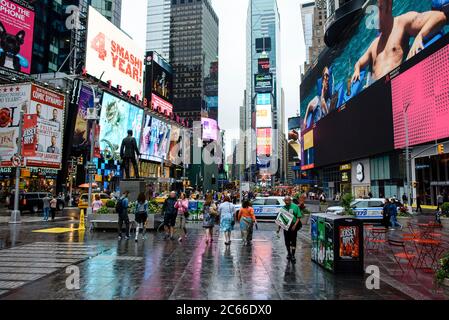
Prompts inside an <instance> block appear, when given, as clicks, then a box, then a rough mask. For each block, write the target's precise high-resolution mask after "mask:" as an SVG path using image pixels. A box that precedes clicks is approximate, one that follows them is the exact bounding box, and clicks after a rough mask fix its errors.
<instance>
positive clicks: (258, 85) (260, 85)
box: [254, 73, 273, 93]
mask: <svg viewBox="0 0 449 320" xmlns="http://www.w3.org/2000/svg"><path fill="white" fill-rule="evenodd" d="M254 84H255V85H254V86H255V88H254V91H255V92H257V93H267V92H273V74H272V73H268V74H256V75H254Z"/></svg>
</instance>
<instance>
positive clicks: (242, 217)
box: [116, 191, 302, 263]
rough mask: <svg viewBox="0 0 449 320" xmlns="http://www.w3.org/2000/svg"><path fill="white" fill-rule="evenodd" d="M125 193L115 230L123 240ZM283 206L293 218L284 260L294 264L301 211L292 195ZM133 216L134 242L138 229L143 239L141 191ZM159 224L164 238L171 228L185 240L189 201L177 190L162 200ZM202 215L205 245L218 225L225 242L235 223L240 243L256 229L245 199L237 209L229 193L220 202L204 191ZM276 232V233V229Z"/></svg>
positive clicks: (168, 236)
mask: <svg viewBox="0 0 449 320" xmlns="http://www.w3.org/2000/svg"><path fill="white" fill-rule="evenodd" d="M128 197H129V192H128V191H126V192H124V194H123V196H122V197H121V198H120V199H119V200H118V202H117V206H116V210H117V213H118V215H119V219H118V232H119V240H122V239H123V235H122V228H123V224H125V227H126V234H125V236H124V238H125V239H126V240H128V239H129V237H130V235H129V225H130V222H129V217H128V208H129V199H128ZM284 201H285V206H284V207H283V210H285V211H287V212H289V213H290V214H291V216H292V217H293V220H292V222H291V225H290V227H289V229H288V230H284V241H285V247H286V250H287V259H288V260H289V261H290V262H292V263H296V258H295V254H296V246H297V237H298V232H299V231H300V230H301V228H302V223H301V218H302V213H301V209H300V207H299V206H298V205H297V204H295V203H294V202H293V199H292V197H290V196H286V197H285V199H284ZM134 211H135V212H134V213H135V215H136V223H137V230H136V236H135V241H136V242H138V237H139V234H140V230H142V238H143V239H145V222H146V220H147V218H148V213H147V211H148V201H147V200H146V199H145V194H144V193H141V194H140V195H139V197H138V199H137V204H136V206H135V209H134ZM162 214H163V226H164V232H165V235H164V240H175V231H176V230H175V228H176V229H179V230H180V232H181V235H180V237H179V238H178V241H179V242H182V241H184V240H186V239H187V236H188V230H187V228H186V222H187V218H188V215H189V200H188V198H187V197H186V195H185V194H184V193H181V194H180V196H179V198H177V194H176V192H174V191H172V192H171V193H170V195H169V197H168V198H167V199H166V200H165V201H164V204H163V206H162ZM202 215H203V225H202V227H203V229H204V236H205V242H206V244H208V245H209V244H212V243H213V241H214V238H213V235H214V229H215V226H216V225H219V229H220V232H222V233H223V235H224V241H225V245H226V246H227V247H228V246H230V245H231V241H232V240H231V235H232V231H233V230H234V228H235V224H236V223H239V226H240V232H241V237H242V241H243V245H244V246H249V245H251V243H252V239H253V232H254V228H256V229H257V228H258V225H257V219H256V216H255V213H254V209H253V208H252V205H251V202H250V201H249V200H244V201H243V203H242V206H241V208H240V209H239V210H238V211H237V209H236V206H235V205H234V204H233V203H232V199H231V197H230V196H229V195H225V196H224V198H223V200H222V201H221V202H216V201H215V200H214V195H213V194H211V193H210V194H206V196H205V202H204V205H203V208H202ZM277 233H278V234H279V233H280V228H278V230H277Z"/></svg>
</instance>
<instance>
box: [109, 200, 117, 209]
mask: <svg viewBox="0 0 449 320" xmlns="http://www.w3.org/2000/svg"><path fill="white" fill-rule="evenodd" d="M116 203H117V202H116V201H115V200H108V201H107V202H106V207H108V208H111V209H112V208H115V205H116Z"/></svg>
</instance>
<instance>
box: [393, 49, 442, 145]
mask: <svg viewBox="0 0 449 320" xmlns="http://www.w3.org/2000/svg"><path fill="white" fill-rule="evenodd" d="M448 73H449V45H446V46H445V47H444V48H442V49H441V50H439V51H437V52H435V53H434V54H432V55H430V56H429V57H427V58H426V59H424V60H423V61H421V62H419V63H418V64H417V65H415V66H413V67H412V68H410V69H408V70H407V71H405V72H404V73H402V74H400V75H398V76H397V77H395V78H393V79H392V81H391V91H392V100H393V126H394V146H395V148H396V149H403V148H405V147H406V137H405V136H406V135H405V130H406V129H405V124H406V123H405V120H406V119H405V118H404V115H405V116H406V117H407V125H408V133H409V145H410V146H413V145H418V144H422V143H426V142H431V141H436V140H439V139H444V138H448V137H449V107H448V106H449V81H448Z"/></svg>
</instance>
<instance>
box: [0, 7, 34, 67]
mask: <svg viewBox="0 0 449 320" xmlns="http://www.w3.org/2000/svg"><path fill="white" fill-rule="evenodd" d="M33 32H34V11H33V10H31V9H28V8H25V7H22V6H20V5H18V4H17V3H16V2H14V1H11V0H1V1H0V40H1V41H0V67H2V68H7V69H12V70H14V71H17V72H23V73H26V74H30V73H31V59H32V53H33Z"/></svg>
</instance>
